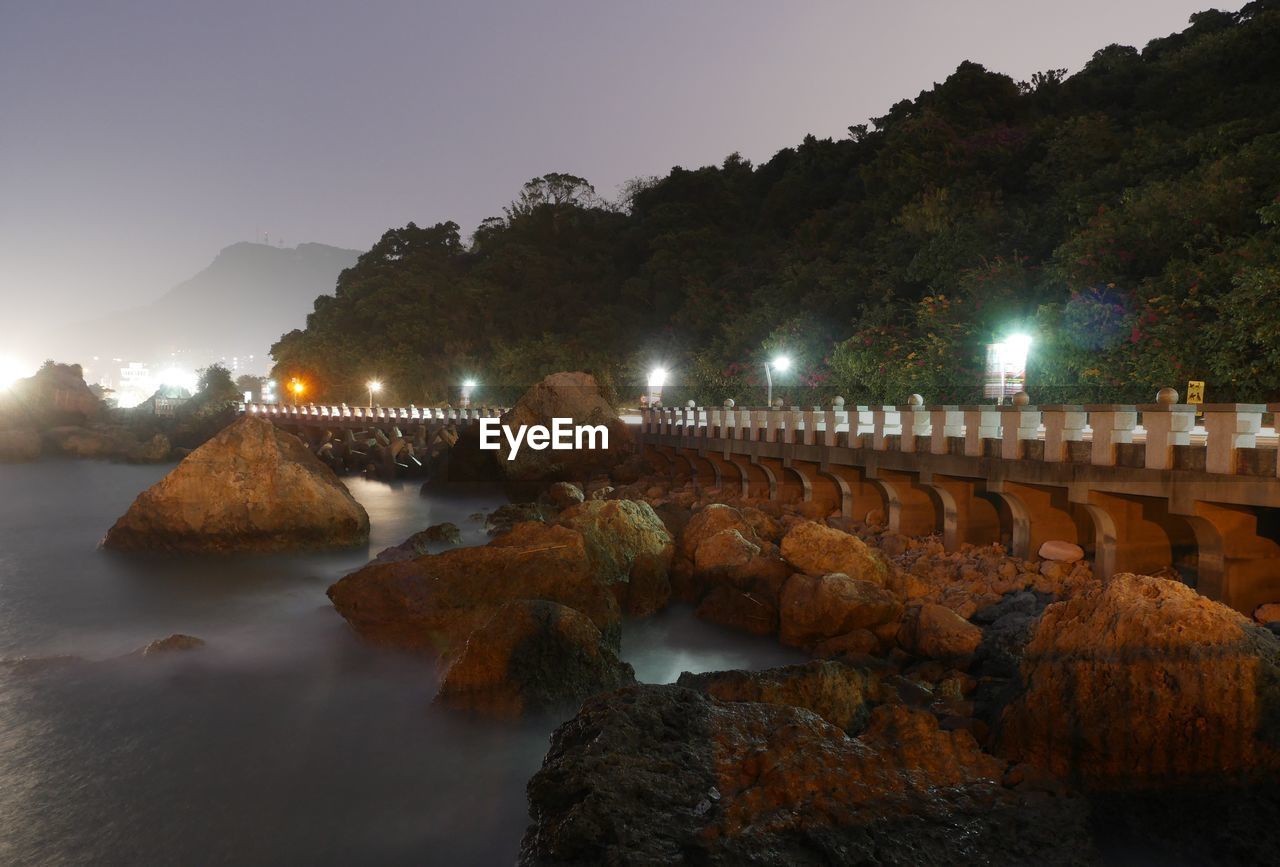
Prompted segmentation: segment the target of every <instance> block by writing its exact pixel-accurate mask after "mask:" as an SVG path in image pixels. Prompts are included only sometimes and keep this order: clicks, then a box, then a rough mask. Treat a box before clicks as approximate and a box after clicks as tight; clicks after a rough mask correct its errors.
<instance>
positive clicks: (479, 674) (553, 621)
mask: <svg viewBox="0 0 1280 867" xmlns="http://www.w3.org/2000/svg"><path fill="white" fill-rule="evenodd" d="M632 683H635V672H634V671H633V670H632V668H631V666H630V665H629V664H627V663H625V662H621V661H620V660H619V659H618V656H617V654H616V653H615V652H614V650H613V648H612V647H610V646H608V644H607V643H606V642H605V641H604V640H603V637H602V636H601V634H600V630H599V629H597V628H596V626H595V624H594V623H592V622H591V619H590V618H588V617H587V616H586V615H584V614H582V613H581V612H579V611H575V610H574V609H572V608H568V607H566V606H564V605H560V604H558V603H555V602H547V601H545V600H529V599H521V600H517V601H515V602H509V603H507V604H505V605H503V606H501V607H500V608H498V609H497V611H495V612H494V615H493V617H492V618H491V619H490V620H489V622H488V623H487V624H485V625H484V626H482V627H480V628H479V629H477V630H476V631H475V632H473V633H472V634H471V637H470V638H468V639H467V643H466V646H465V647H464V648H463V650H462V653H461V654H460V655H459V656H458V658H457V659H456V660H454V661H453V663H452V664H451V665H450V666H449V668H448V670H447V671H446V672H445V675H444V678H443V680H442V681H441V684H440V693H439V695H438V696H437V701H439V702H441V703H443V704H446V705H448V706H450V707H455V708H460V709H465V710H471V711H477V712H480V713H484V714H487V715H491V716H497V717H502V718H514V717H519V716H522V715H524V714H529V713H543V712H555V711H563V710H565V709H566V708H568V709H574V708H577V707H578V706H579V705H580V704H581V703H582V701H583V700H584V699H586V698H587V697H588V696H591V695H594V694H596V693H598V692H603V691H605V690H610V689H617V688H618V687H621V686H626V685H629V684H632Z"/></svg>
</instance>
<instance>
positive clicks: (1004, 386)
mask: <svg viewBox="0 0 1280 867" xmlns="http://www.w3.org/2000/svg"><path fill="white" fill-rule="evenodd" d="M1031 343H1032V340H1031V336H1030V335H1028V334H1021V333H1019V334H1011V335H1009V336H1008V337H1006V338H1005V339H1004V340H1002V341H1000V342H999V343H991V344H988V345H987V373H986V384H985V386H984V389H983V394H984V396H985V397H992V398H995V400H996V403H1003V402H1004V399H1005V398H1006V397H1009V396H1010V395H1013V394H1017V393H1018V392H1020V391H1025V390H1026V387H1027V353H1028V351H1029V350H1030V349H1031Z"/></svg>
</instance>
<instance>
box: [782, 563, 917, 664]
mask: <svg viewBox="0 0 1280 867" xmlns="http://www.w3.org/2000/svg"><path fill="white" fill-rule="evenodd" d="M778 613H779V618H780V620H779V629H778V637H779V639H780V640H781V641H782V643H783V644H787V645H791V646H792V647H803V648H806V649H807V648H812V647H814V646H816V645H818V644H820V643H822V642H824V641H826V640H827V639H830V638H835V637H836V636H838V635H844V634H846V633H849V632H852V631H853V630H855V629H874V628H875V627H877V626H880V625H882V624H885V623H890V622H892V621H894V620H896V619H897V618H898V617H899V616H901V614H902V603H901V602H899V601H898V598H897V597H896V596H894V595H893V594H892V593H890V592H889V591H888V590H886V589H884V588H883V587H881V586H880V585H879V584H877V583H876V582H874V581H868V580H866V579H865V578H852V577H850V576H848V575H845V574H842V573H839V572H833V573H832V574H830V575H820V576H817V577H815V576H812V575H804V574H800V573H797V574H795V575H792V576H791V578H790V579H789V580H788V581H787V583H786V584H785V585H783V587H782V597H781V601H780V603H779V606H778Z"/></svg>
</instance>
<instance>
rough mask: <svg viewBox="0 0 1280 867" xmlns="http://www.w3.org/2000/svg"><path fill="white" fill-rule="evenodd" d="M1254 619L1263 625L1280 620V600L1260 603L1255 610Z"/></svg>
mask: <svg viewBox="0 0 1280 867" xmlns="http://www.w3.org/2000/svg"><path fill="white" fill-rule="evenodd" d="M1253 619H1254V620H1256V621H1258V622H1259V623H1261V624H1263V625H1266V624H1268V623H1277V622H1280V602H1268V603H1267V604H1266V605H1259V606H1258V607H1257V608H1255V609H1254V611H1253Z"/></svg>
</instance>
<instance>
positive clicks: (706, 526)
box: [680, 503, 760, 560]
mask: <svg viewBox="0 0 1280 867" xmlns="http://www.w3.org/2000/svg"><path fill="white" fill-rule="evenodd" d="M725 530H737V531H738V534H739V535H741V536H742V538H744V539H746V540H747V541H748V542H751V543H753V544H755V543H759V541H760V539H759V537H758V536H756V532H755V530H754V529H752V527H751V525H750V524H749V523H747V520H746V518H744V517H743V516H742V513H741V512H739V511H738V510H737V509H735V508H733V507H732V506H726V505H723V504H720V503H713V504H712V505H710V506H707V507H706V508H705V509H703V510H702V511H700V512H697V513H695V514H694V515H693V516H692V517H691V518H690V519H689V523H688V524H686V525H685V528H684V532H683V533H682V534H681V536H680V552H681V553H682V554H684V556H685V557H687V558H688V559H690V560H693V559H694V557H695V556H696V554H697V551H698V546H699V545H701V544H702V543H703V542H704V541H706V540H707V539H709V538H710V537H712V536H714V535H715V534H716V533H720V532H723V531H725Z"/></svg>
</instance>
